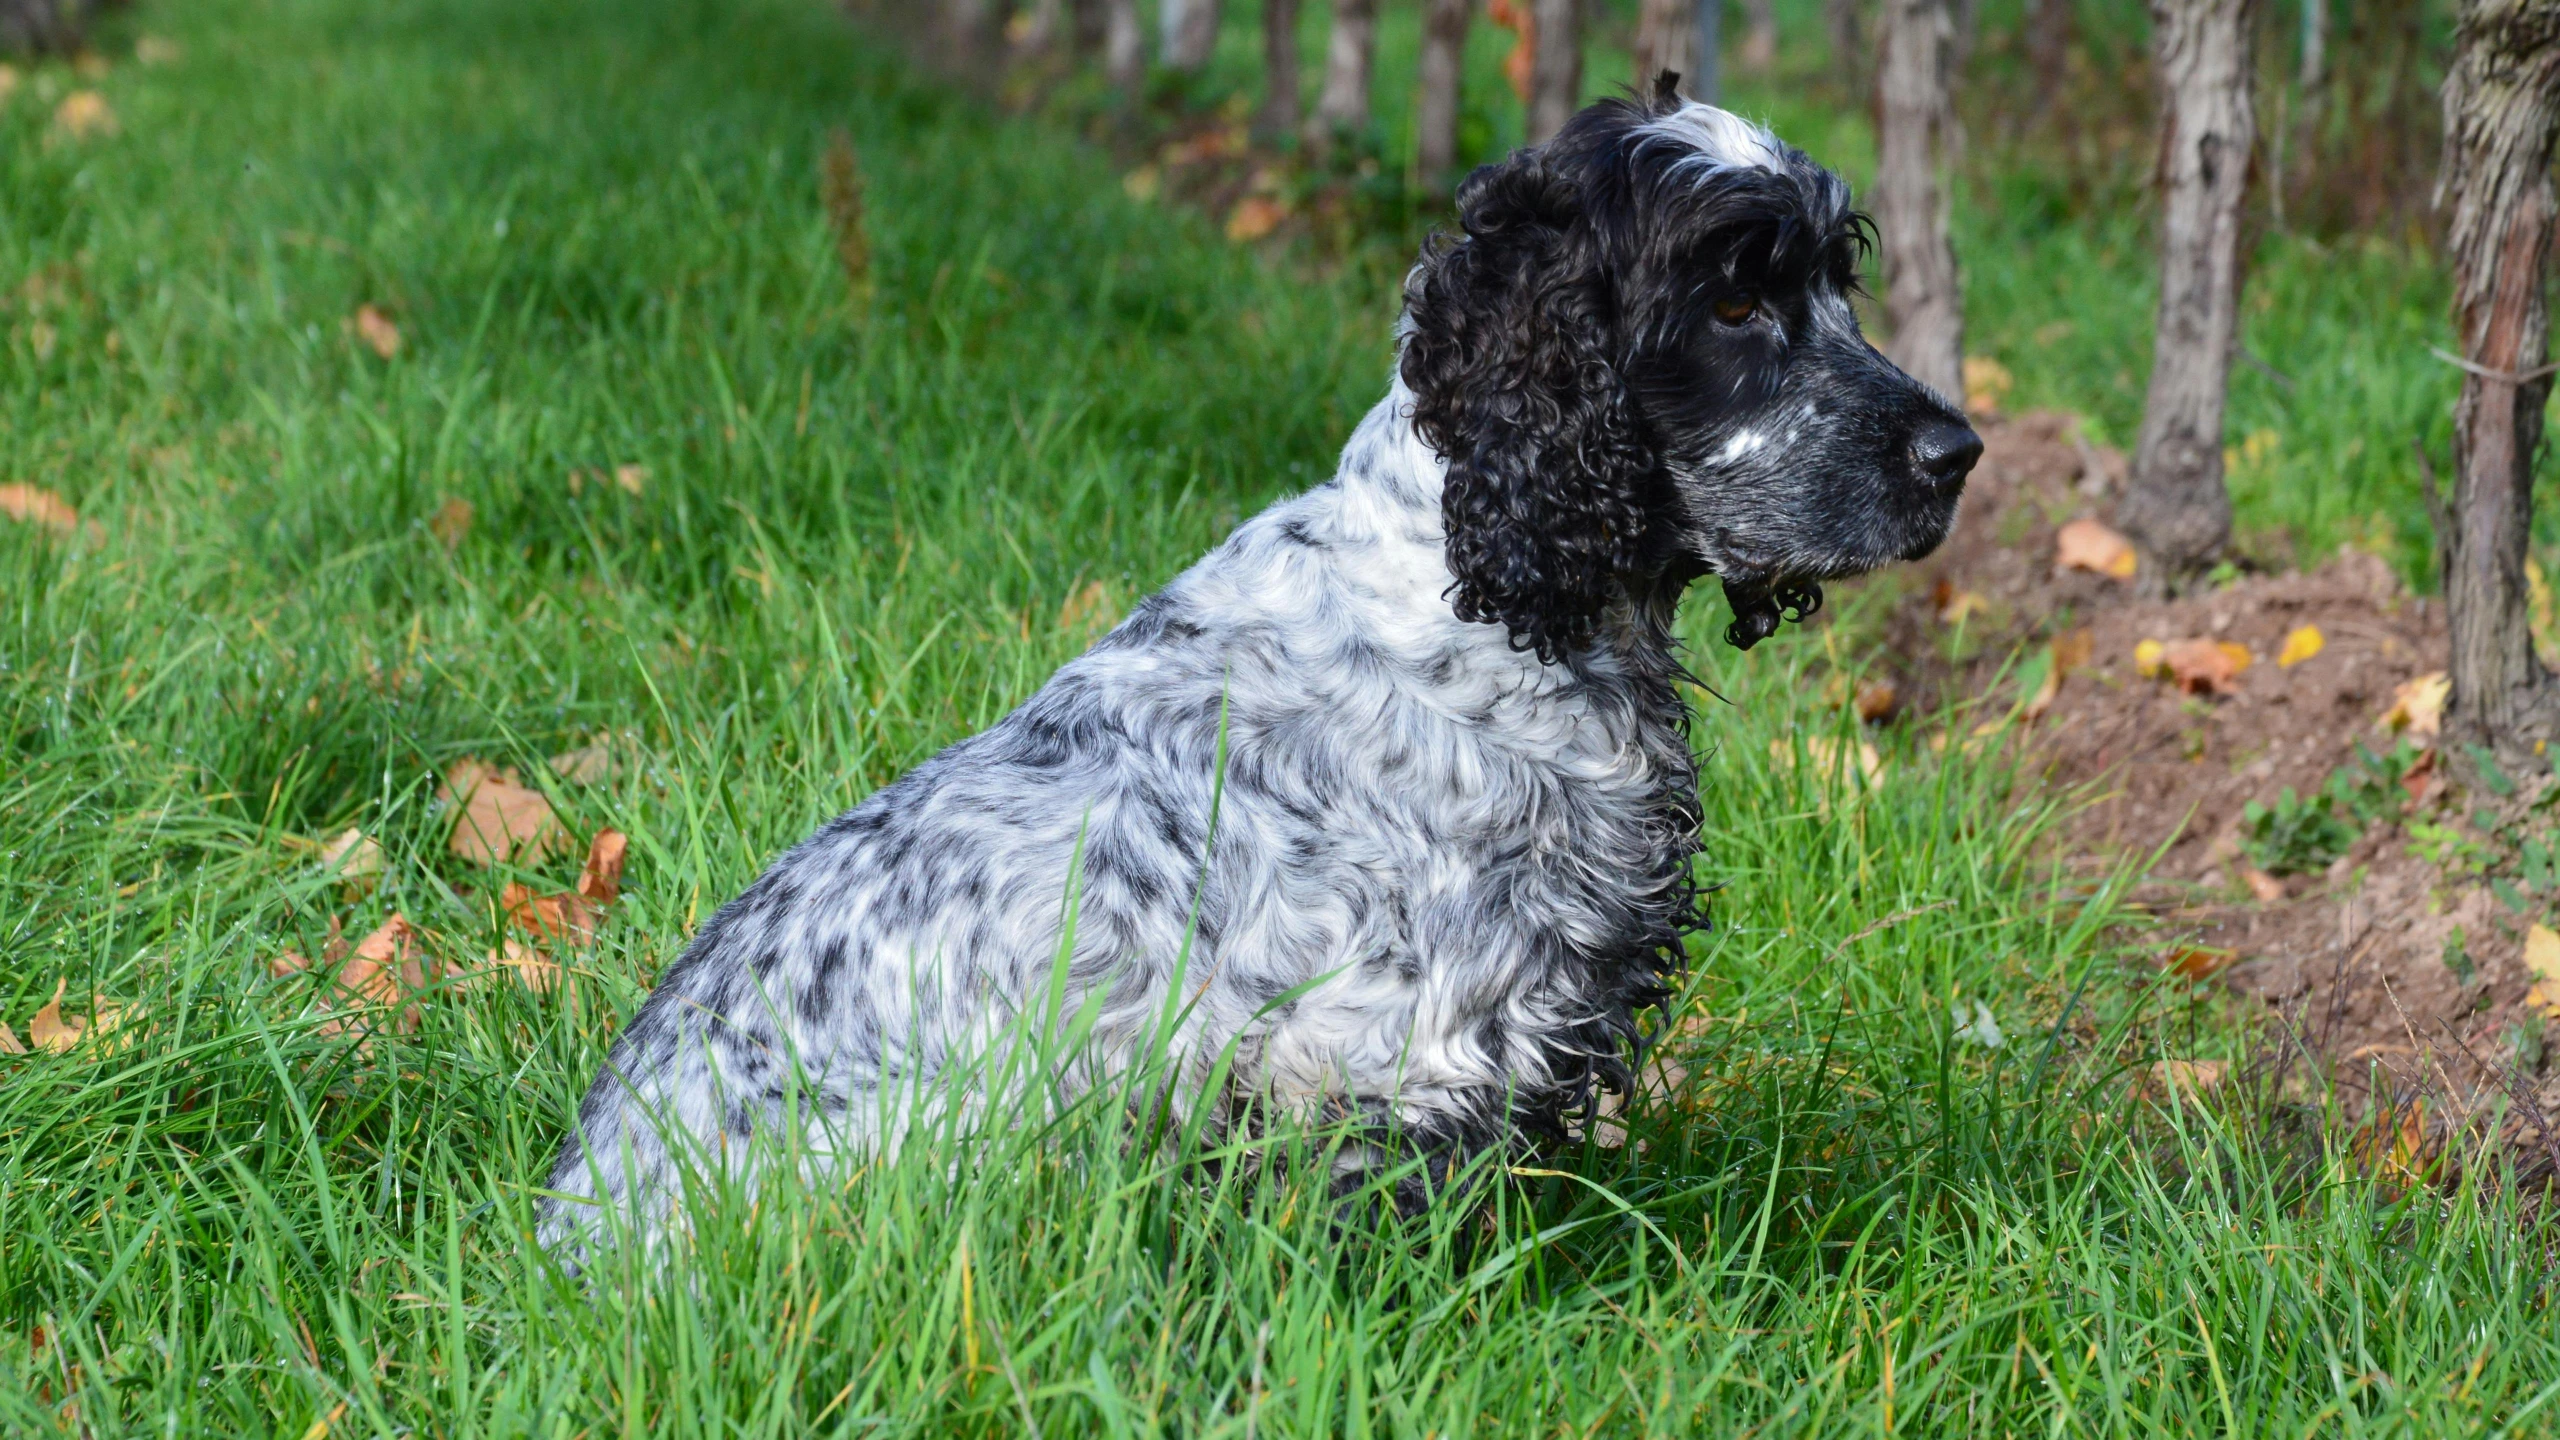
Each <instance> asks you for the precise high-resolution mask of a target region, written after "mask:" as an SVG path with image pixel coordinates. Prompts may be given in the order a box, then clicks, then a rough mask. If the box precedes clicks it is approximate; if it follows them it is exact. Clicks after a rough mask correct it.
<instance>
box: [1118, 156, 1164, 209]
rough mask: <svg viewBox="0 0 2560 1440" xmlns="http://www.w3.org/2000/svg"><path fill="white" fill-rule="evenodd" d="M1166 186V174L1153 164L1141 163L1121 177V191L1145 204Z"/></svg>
mask: <svg viewBox="0 0 2560 1440" xmlns="http://www.w3.org/2000/svg"><path fill="white" fill-rule="evenodd" d="M1163 188H1164V174H1163V172H1162V171H1159V170H1158V169H1156V167H1154V166H1153V165H1141V166H1139V167H1138V168H1137V169H1135V170H1132V171H1130V172H1129V173H1128V174H1126V175H1123V176H1121V177H1120V193H1121V194H1123V195H1126V196H1128V197H1129V198H1130V199H1132V200H1135V201H1137V202H1138V203H1139V204H1141V205H1144V204H1146V203H1147V202H1148V201H1150V200H1153V199H1155V198H1156V192H1157V191H1159V190H1161V189H1163Z"/></svg>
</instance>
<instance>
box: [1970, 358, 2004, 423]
mask: <svg viewBox="0 0 2560 1440" xmlns="http://www.w3.org/2000/svg"><path fill="white" fill-rule="evenodd" d="M2016 383H2017V380H2016V377H2014V376H2012V375H2011V374H2010V373H2009V367H2008V366H2006V365H2003V364H2001V363H2000V362H1999V361H1997V360H1994V359H1992V358H1991V357H1990V356H1988V355H1967V356H1966V357H1964V408H1965V411H1966V413H1968V414H1972V415H1997V414H1999V413H2000V402H2001V401H2003V400H2006V399H2008V398H2009V387H2010V386H2012V385H2014V384H2016Z"/></svg>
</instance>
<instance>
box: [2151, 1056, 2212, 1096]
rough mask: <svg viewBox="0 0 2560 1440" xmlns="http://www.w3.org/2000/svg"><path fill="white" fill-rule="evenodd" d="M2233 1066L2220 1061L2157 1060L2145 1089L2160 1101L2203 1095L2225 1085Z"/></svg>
mask: <svg viewBox="0 0 2560 1440" xmlns="http://www.w3.org/2000/svg"><path fill="white" fill-rule="evenodd" d="M2229 1072H2230V1065H2229V1064H2228V1063H2227V1062H2225V1061H2221V1060H2155V1061H2153V1062H2152V1064H2151V1069H2150V1072H2149V1074H2148V1075H2147V1076H2146V1077H2145V1078H2146V1083H2145V1085H2144V1086H2143V1089H2144V1090H2145V1091H2146V1092H2147V1093H2148V1094H2150V1095H2151V1096H2153V1097H2154V1098H2158V1099H2166V1098H2168V1097H2169V1096H2171V1095H2181V1094H2182V1095H2186V1096H2189V1097H2193V1096H2197V1095H2201V1094H2203V1093H2204V1092H2206V1091H2208V1090H2211V1089H2214V1088H2215V1087H2217V1086H2219V1085H2221V1084H2222V1077H2223V1076H2224V1075H2226V1074H2228V1073H2229Z"/></svg>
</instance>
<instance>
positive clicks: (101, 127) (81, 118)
mask: <svg viewBox="0 0 2560 1440" xmlns="http://www.w3.org/2000/svg"><path fill="white" fill-rule="evenodd" d="M53 128H54V129H55V130H56V131H57V132H59V133H61V134H64V135H68V136H70V137H71V138H72V139H74V140H86V139H88V138H90V137H91V136H93V135H113V134H114V133H116V130H117V128H118V126H117V125H116V112H115V110H114V109H113V108H112V107H110V106H109V105H108V104H107V97H106V96H104V95H101V94H99V93H98V92H97V91H95V90H74V91H72V92H71V93H70V94H68V95H65V96H63V97H62V103H61V104H59V105H56V106H54V107H53Z"/></svg>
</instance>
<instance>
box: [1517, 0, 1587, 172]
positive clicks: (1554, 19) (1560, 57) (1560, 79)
mask: <svg viewBox="0 0 2560 1440" xmlns="http://www.w3.org/2000/svg"><path fill="white" fill-rule="evenodd" d="M1530 13H1531V14H1532V15H1533V16H1534V17H1536V23H1537V31H1538V53H1537V56H1536V63H1535V64H1534V65H1533V66H1532V67H1531V68H1530V71H1529V143H1530V144H1532V145H1536V144H1539V143H1541V142H1543V141H1544V140H1546V139H1547V137H1549V136H1551V135H1553V134H1555V133H1556V132H1557V131H1558V130H1561V129H1563V128H1564V122H1566V121H1567V120H1570V119H1572V118H1573V112H1574V111H1575V110H1577V109H1579V108H1581V102H1582V6H1581V4H1580V3H1579V0H1531V8H1530Z"/></svg>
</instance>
